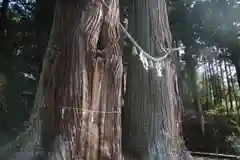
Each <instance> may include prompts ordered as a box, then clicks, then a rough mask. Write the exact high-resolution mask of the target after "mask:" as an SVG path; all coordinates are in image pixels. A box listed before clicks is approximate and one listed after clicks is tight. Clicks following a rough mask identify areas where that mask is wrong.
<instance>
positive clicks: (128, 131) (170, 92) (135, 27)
mask: <svg viewBox="0 0 240 160" xmlns="http://www.w3.org/2000/svg"><path fill="white" fill-rule="evenodd" d="M129 27H130V30H131V34H132V35H133V37H134V38H136V41H137V42H138V43H139V45H140V46H141V47H142V48H143V49H144V50H145V51H147V52H148V53H150V54H151V55H152V56H163V55H164V53H160V54H158V53H159V52H160V51H159V50H158V49H157V48H158V44H159V43H161V44H162V45H163V46H164V47H166V48H170V47H171V45H172V43H171V42H172V39H171V33H170V29H169V23H168V17H167V10H166V3H165V0H133V12H132V14H131V17H130V26H129ZM163 63H164V74H163V76H162V77H159V76H157V73H156V71H155V70H154V69H150V70H149V71H146V70H145V69H144V68H143V64H142V62H141V61H140V60H139V59H138V58H137V57H134V56H131V57H130V58H129V66H128V76H127V93H126V103H125V106H124V107H123V112H124V113H123V114H124V119H123V149H124V151H125V153H128V154H130V155H131V157H134V158H137V159H139V160H177V159H180V145H181V144H182V141H181V140H182V138H181V137H180V135H179V134H180V130H181V129H180V127H181V123H180V122H179V120H180V118H179V117H180V112H181V106H180V103H179V101H178V98H179V97H180V96H179V92H178V85H177V84H178V82H177V75H176V72H175V70H176V67H175V64H174V63H173V62H172V61H171V59H170V58H168V59H167V60H165V61H164V62H163Z"/></svg>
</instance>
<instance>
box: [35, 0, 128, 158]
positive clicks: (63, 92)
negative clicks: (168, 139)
mask: <svg viewBox="0 0 240 160" xmlns="http://www.w3.org/2000/svg"><path fill="white" fill-rule="evenodd" d="M106 3H107V5H109V8H110V9H108V8H107V7H106V6H104V5H103V3H102V1H87V0H82V1H81V0H77V1H65V0H57V2H56V8H55V9H56V10H55V18H54V22H53V27H52V31H51V36H50V41H49V45H48V49H47V53H46V54H45V57H44V62H43V70H42V74H41V78H40V83H39V87H38V93H37V96H36V102H35V105H36V106H37V107H36V106H35V108H42V107H44V108H42V111H41V112H42V113H41V121H42V122H41V124H39V128H38V130H37V131H38V132H40V131H41V135H40V137H39V138H40V141H41V143H40V147H41V148H43V153H42V154H40V155H38V158H39V159H44V158H46V157H48V158H47V159H50V160H81V159H84V160H120V159H121V145H120V144H121V127H120V126H121V114H120V113H121V109H120V108H121V101H120V99H121V78H122V68H123V67H122V58H121V55H120V48H119V44H118V40H119V37H120V36H119V29H118V23H119V4H118V0H109V1H107V2H106ZM49 153H51V155H49Z"/></svg>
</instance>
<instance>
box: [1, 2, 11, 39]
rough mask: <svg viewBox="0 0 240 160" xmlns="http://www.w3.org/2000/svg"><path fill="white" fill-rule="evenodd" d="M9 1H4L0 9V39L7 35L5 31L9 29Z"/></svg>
mask: <svg viewBox="0 0 240 160" xmlns="http://www.w3.org/2000/svg"><path fill="white" fill-rule="evenodd" d="M8 5H9V0H3V1H2V7H1V9H0V37H1V38H2V36H4V35H5V29H6V28H7V11H8Z"/></svg>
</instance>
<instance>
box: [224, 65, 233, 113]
mask: <svg viewBox="0 0 240 160" xmlns="http://www.w3.org/2000/svg"><path fill="white" fill-rule="evenodd" d="M224 68H225V72H226V78H227V88H228V97H229V101H230V112H232V111H233V99H232V87H231V84H230V80H229V73H228V72H229V71H228V68H227V63H226V61H224Z"/></svg>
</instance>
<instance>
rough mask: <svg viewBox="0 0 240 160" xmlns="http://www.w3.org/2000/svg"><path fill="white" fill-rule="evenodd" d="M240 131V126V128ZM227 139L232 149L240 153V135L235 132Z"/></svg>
mask: <svg viewBox="0 0 240 160" xmlns="http://www.w3.org/2000/svg"><path fill="white" fill-rule="evenodd" d="M239 132H240V128H239ZM226 141H227V142H229V143H230V144H231V147H232V149H233V150H234V152H235V153H236V154H240V137H239V136H236V134H235V133H232V135H230V136H227V138H226Z"/></svg>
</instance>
